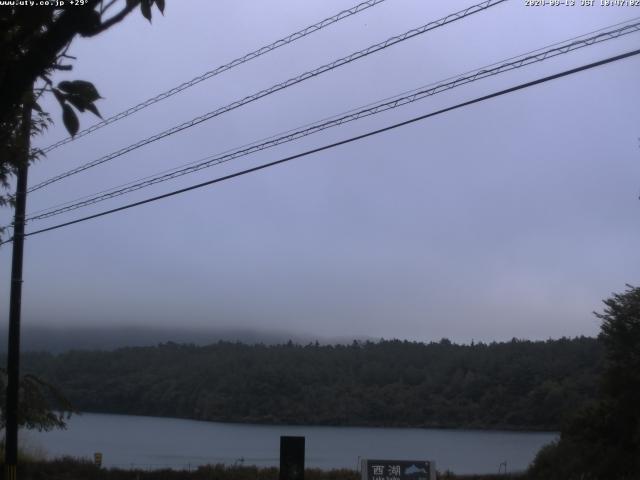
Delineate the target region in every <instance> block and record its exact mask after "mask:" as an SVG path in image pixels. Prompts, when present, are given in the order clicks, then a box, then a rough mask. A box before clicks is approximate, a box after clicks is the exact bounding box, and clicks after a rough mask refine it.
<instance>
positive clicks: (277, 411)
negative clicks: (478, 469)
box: [23, 337, 604, 430]
mask: <svg viewBox="0 0 640 480" xmlns="http://www.w3.org/2000/svg"><path fill="white" fill-rule="evenodd" d="M603 355H604V353H603V347H602V345H601V344H600V343H599V342H598V341H597V340H596V339H593V338H587V337H579V338H574V339H567V338H562V339H559V340H548V341H537V342H533V341H524V340H516V339H514V340H512V341H510V342H503V343H490V344H485V343H475V344H471V345H457V344H454V343H452V342H450V341H449V340H446V339H443V340H441V341H440V342H432V343H428V344H424V343H416V342H408V341H399V340H392V341H380V342H353V344H351V345H329V346H325V345H319V344H318V343H311V344H307V345H297V344H294V343H292V342H289V343H288V344H282V345H262V344H255V345H246V344H242V343H232V342H219V343H215V344H212V345H208V346H195V345H189V344H176V343H171V342H169V343H163V344H160V345H157V346H154V347H136V348H121V349H118V350H115V351H69V352H66V353H62V354H57V355H55V354H51V353H28V354H25V355H24V357H23V366H24V368H25V370H27V371H29V372H31V373H33V374H35V375H37V376H38V377H39V378H42V379H44V380H46V381H47V382H50V383H51V384H53V385H56V386H57V388H58V389H59V390H60V391H61V392H62V393H64V395H65V396H66V397H67V398H68V399H69V400H70V402H71V404H72V405H74V407H75V408H76V409H77V410H80V411H86V412H101V413H118V414H132V415H150V416H169V417H179V418H190V419H196V420H209V421H225V422H250V423H280V424H308V425H366V426H401V427H446V428H489V429H534V430H557V429H559V428H560V427H561V424H562V421H563V419H564V418H567V417H568V415H569V414H570V413H572V412H574V411H576V410H577V409H579V408H580V407H582V406H583V405H585V404H587V403H588V401H589V399H592V398H595V397H596V395H597V390H598V375H599V373H600V369H601V364H602V361H603Z"/></svg>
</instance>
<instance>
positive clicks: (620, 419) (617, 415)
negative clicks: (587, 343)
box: [530, 286, 640, 480]
mask: <svg viewBox="0 0 640 480" xmlns="http://www.w3.org/2000/svg"><path fill="white" fill-rule="evenodd" d="M604 304H605V310H604V313H602V314H598V313H596V316H597V317H598V318H600V319H601V320H602V326H601V333H600V340H601V341H602V343H603V344H604V345H605V349H606V350H605V362H604V370H603V374H602V387H601V393H600V396H599V399H598V401H597V402H596V403H594V404H592V405H590V406H589V407H587V408H584V409H582V410H581V411H580V412H579V413H578V414H577V415H576V416H574V417H573V418H572V419H571V421H569V422H567V424H566V426H565V427H564V428H563V429H562V432H561V436H560V440H559V442H557V443H556V444H554V445H551V446H549V447H547V448H545V449H543V451H541V452H540V454H539V455H538V456H537V458H536V460H535V462H534V464H533V466H532V468H531V472H530V473H531V478H533V479H545V480H555V479H558V480H560V479H562V480H573V479H575V480H637V479H639V478H640V288H634V287H631V286H629V287H628V289H627V291H626V292H624V293H622V294H615V295H614V296H613V297H612V298H610V299H608V300H605V301H604Z"/></svg>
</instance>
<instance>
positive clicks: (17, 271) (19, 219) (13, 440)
mask: <svg viewBox="0 0 640 480" xmlns="http://www.w3.org/2000/svg"><path fill="white" fill-rule="evenodd" d="M30 136H31V103H30V102H28V101H26V102H25V104H24V105H23V108H22V130H21V137H22V138H21V140H22V141H21V144H22V145H21V147H22V151H21V152H20V156H21V157H22V158H20V159H19V165H18V174H17V181H16V209H15V214H14V221H13V252H12V254H13V256H12V259H11V296H10V300H9V302H10V303H9V350H8V354H7V405H6V410H5V412H6V416H7V425H6V432H5V435H6V436H5V469H6V470H5V479H6V480H16V466H17V464H18V394H19V386H20V307H21V303H22V256H23V251H24V216H25V211H26V206H27V173H28V170H29V150H30V145H31V144H30V141H29V140H30Z"/></svg>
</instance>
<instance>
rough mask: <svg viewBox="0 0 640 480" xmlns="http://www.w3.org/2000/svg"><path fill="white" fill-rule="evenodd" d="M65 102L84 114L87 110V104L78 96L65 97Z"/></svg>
mask: <svg viewBox="0 0 640 480" xmlns="http://www.w3.org/2000/svg"><path fill="white" fill-rule="evenodd" d="M67 101H68V102H69V103H70V104H71V105H73V106H74V107H76V108H77V109H78V110H80V111H81V112H84V111H85V110H86V108H87V102H85V101H84V99H83V98H82V97H81V96H80V95H71V94H69V95H67Z"/></svg>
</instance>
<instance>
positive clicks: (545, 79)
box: [0, 49, 640, 245]
mask: <svg viewBox="0 0 640 480" xmlns="http://www.w3.org/2000/svg"><path fill="white" fill-rule="evenodd" d="M638 54H640V49H637V50H633V51H630V52H627V53H623V54H620V55H616V56H613V57H608V58H606V59H604V60H600V61H597V62H593V63H589V64H586V65H582V66H580V67H576V68H572V69H570V70H565V71H563V72H560V73H556V74H554V75H549V76H546V77H542V78H539V79H537V80H533V81H530V82H526V83H521V84H519V85H516V86H514V87H510V88H506V89H504V90H500V91H498V92H494V93H491V94H489V95H484V96H482V97H477V98H474V99H473V100H468V101H466V102H462V103H458V104H457V105H454V106H451V107H447V108H443V109H441V110H437V111H435V112H431V113H427V114H425V115H421V116H418V117H414V118H411V119H409V120H405V121H403V122H399V123H395V124H393V125H389V126H387V127H384V128H380V129H377V130H373V131H370V132H367V133H364V134H362V135H357V136H354V137H350V138H347V139H345V140H340V141H338V142H335V143H331V144H329V145H324V146H322V147H318V148H314V149H312V150H307V151H305V152H302V153H298V154H296V155H291V156H289V157H285V158H282V159H280V160H276V161H273V162H269V163H265V164H263V165H259V166H257V167H253V168H248V169H246V170H242V171H239V172H236V173H232V174H230V175H225V176H223V177H218V178H214V179H212V180H209V181H206V182H202V183H198V184H196V185H191V186H189V187H186V188H181V189H179V190H174V191H172V192H168V193H165V194H162V195H157V196H155V197H151V198H147V199H145V200H141V201H138V202H133V203H129V204H127V205H123V206H121V207H117V208H112V209H110V210H105V211H103V212H99V213H96V214H93V215H88V216H86V217H82V218H78V219H76V220H71V221H69V222H64V223H60V224H57V225H53V226H51V227H47V228H42V229H40V230H35V231H33V232H29V233H27V234H25V237H28V236H32V235H38V234H41V233H44V232H50V231H52V230H57V229H60V228H63V227H67V226H70V225H75V224H77V223H81V222H86V221H88V220H92V219H94V218H99V217H103V216H105V215H110V214H112V213H116V212H121V211H123V210H128V209H130V208H134V207H138V206H141V205H145V204H147V203H152V202H156V201H158V200H162V199H164V198H168V197H172V196H175V195H179V194H182V193H185V192H189V191H191V190H196V189H199V188H203V187H206V186H209V185H213V184H216V183H220V182H223V181H226V180H230V179H232V178H236V177H240V176H243V175H247V174H249V173H253V172H257V171H259V170H264V169H266V168H269V167H273V166H275V165H280V164H282V163H285V162H289V161H291V160H295V159H298V158H302V157H306V156H308V155H311V154H314V153H318V152H322V151H325V150H329V149H332V148H335V147H338V146H340V145H346V144H348V143H352V142H356V141H359V140H362V139H365V138H368V137H372V136H374V135H378V134H380V133H383V132H387V131H389V130H394V129H396V128H399V127H403V126H406V125H409V124H412V123H415V122H419V121H421V120H425V119H427V118H431V117H435V116H437V115H441V114H443V113H446V112H450V111H453V110H457V109H460V108H464V107H468V106H470V105H473V104H476V103H480V102H484V101H486V100H489V99H492V98H496V97H500V96H502V95H506V94H509V93H513V92H516V91H518V90H524V89H526V88H530V87H533V86H535V85H540V84H542V83H546V82H549V81H552V80H556V79H558V78H562V77H566V76H569V75H573V74H576V73H578V72H582V71H585V70H590V69H592V68H596V67H600V66H602V65H606V64H609V63H613V62H616V61H620V60H623V59H625V58H630V57H633V56H635V55H638ZM12 241H13V239H12V238H11V239H9V240H6V241H4V242H2V243H0V245H3V244H5V243H9V242H12Z"/></svg>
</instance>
